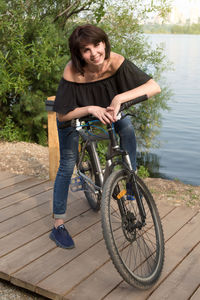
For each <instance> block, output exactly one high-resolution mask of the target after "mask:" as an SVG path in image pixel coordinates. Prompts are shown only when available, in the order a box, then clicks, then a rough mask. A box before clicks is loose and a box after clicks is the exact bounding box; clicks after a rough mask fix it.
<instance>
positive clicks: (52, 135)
mask: <svg viewBox="0 0 200 300" xmlns="http://www.w3.org/2000/svg"><path fill="white" fill-rule="evenodd" d="M47 100H48V101H52V106H53V101H54V100H55V96H52V97H49V98H47ZM48 145H49V178H50V180H52V181H54V180H55V178H56V174H57V170H58V166H59V160H60V152H59V141H58V131H57V124H56V113H55V112H54V111H50V110H48Z"/></svg>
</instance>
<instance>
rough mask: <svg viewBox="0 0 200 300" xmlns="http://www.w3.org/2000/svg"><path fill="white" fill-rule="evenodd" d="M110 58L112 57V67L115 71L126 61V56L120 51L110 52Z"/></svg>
mask: <svg viewBox="0 0 200 300" xmlns="http://www.w3.org/2000/svg"><path fill="white" fill-rule="evenodd" d="M110 58H111V67H112V69H113V71H114V72H115V71H117V70H118V69H119V67H120V66H121V64H122V63H123V62H124V59H125V58H124V56H122V55H120V54H118V53H115V52H111V53H110Z"/></svg>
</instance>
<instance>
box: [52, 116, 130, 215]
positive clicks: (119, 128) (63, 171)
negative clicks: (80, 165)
mask: <svg viewBox="0 0 200 300" xmlns="http://www.w3.org/2000/svg"><path fill="white" fill-rule="evenodd" d="M57 124H58V125H59V124H60V122H59V121H57ZM114 127H115V131H116V132H117V133H118V134H119V136H120V147H121V148H122V149H124V150H126V151H127V152H128V154H129V156H130V160H131V164H132V167H133V169H134V170H136V138H135V133H134V128H133V125H132V123H131V120H130V118H129V117H126V118H124V119H122V120H119V121H117V122H116V123H115V124H114ZM58 136H59V144H60V166H59V169H58V172H57V176H56V180H55V183H54V193H53V215H54V218H56V219H64V218H65V212H66V206H67V197H68V191H69V185H70V181H71V176H72V174H73V170H74V167H75V164H76V160H77V155H78V140H79V134H78V131H77V130H76V129H75V128H72V127H68V128H64V129H58Z"/></svg>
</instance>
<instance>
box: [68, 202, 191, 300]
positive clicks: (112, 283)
mask: <svg viewBox="0 0 200 300" xmlns="http://www.w3.org/2000/svg"><path fill="white" fill-rule="evenodd" d="M187 211H188V210H187ZM185 212H186V211H185V209H182V208H177V209H176V210H174V211H172V212H171V213H170V214H168V215H167V216H166V217H165V219H164V221H163V226H164V230H165V237H166V239H168V238H169V237H171V236H172V235H173V234H174V232H175V231H176V230H178V229H180V228H181V227H182V226H183V225H184V224H185V222H187V221H188V220H189V219H190V218H191V216H193V215H194V212H192V214H189V215H187V214H186V213H185ZM175 213H176V215H180V218H179V219H178V220H179V221H177V220H176V224H173V220H174V219H175V216H176V215H175ZM169 224H171V226H168V225H169ZM168 227H169V228H168ZM111 273H112V275H111ZM115 273H116V274H115ZM113 274H114V276H113ZM121 281H122V278H121V277H120V276H119V275H118V272H117V271H116V269H115V268H114V266H113V265H112V263H111V262H109V263H107V264H105V265H104V266H103V267H102V268H100V269H98V270H97V271H96V272H95V273H94V274H92V275H91V276H90V277H89V278H88V279H86V280H85V281H83V282H81V284H80V285H78V286H76V287H75V289H73V290H72V292H71V293H70V294H67V295H66V299H69V300H75V299H77V297H78V295H82V300H87V299H88V300H89V299H91V300H97V299H102V298H103V297H105V296H106V295H107V294H108V293H110V292H111V291H112V289H114V288H115V287H116V286H117V285H118V284H119V283H120V282H121ZM97 291H98V293H97Z"/></svg>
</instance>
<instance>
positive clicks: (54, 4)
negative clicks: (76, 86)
mask: <svg viewBox="0 0 200 300" xmlns="http://www.w3.org/2000/svg"><path fill="white" fill-rule="evenodd" d="M144 3H145V4H144ZM167 3H168V2H167V0H156V1H153V0H151V1H150V0H137V1H136V0H131V1H129V2H128V1H120V0H119V1H111V0H107V1H104V0H89V1H87V0H59V1H58V0H37V1H36V0H32V1H29V0H12V1H5V0H0V11H1V20H0V81H1V89H0V99H1V102H0V126H1V127H2V128H3V127H4V126H5V125H6V122H9V124H11V122H13V124H14V128H16V130H17V131H18V132H20V138H21V139H23V140H26V141H35V142H37V143H41V144H45V142H46V129H45V128H44V127H45V126H46V123H47V120H46V119H47V113H46V111H45V105H44V102H45V99H46V98H47V96H50V95H55V92H56V89H57V86H58V82H59V80H60V78H61V76H62V72H63V69H64V66H65V64H66V62H67V61H68V60H69V49H68V47H67V38H68V36H69V34H70V33H71V32H72V30H73V29H74V27H75V26H77V25H78V24H82V23H85V22H91V23H94V24H98V25H99V26H101V27H102V28H103V29H105V31H106V32H107V33H108V35H109V37H110V40H111V44H112V49H113V50H114V51H116V52H119V53H122V54H123V55H124V56H126V57H127V58H129V59H130V60H133V61H134V62H136V64H137V65H138V66H139V67H141V68H142V69H144V70H145V71H147V72H148V73H151V74H152V75H153V77H154V78H155V79H156V80H158V79H159V78H160V75H161V74H162V72H163V71H164V70H165V68H166V61H165V58H164V56H163V54H162V49H160V48H157V49H156V50H151V46H150V45H149V44H148V42H147V40H146V39H145V37H144V35H143V33H142V27H141V24H142V20H144V19H147V18H148V16H150V15H151V14H152V13H154V14H159V15H160V16H161V17H164V16H165V15H167V13H168V11H169V5H168V4H167ZM162 90H163V92H162V94H161V95H159V96H157V97H156V100H154V101H153V100H152V101H151V102H150V101H148V103H147V104H143V105H140V106H139V107H138V108H137V110H136V115H137V122H134V123H135V127H136V129H137V132H138V139H139V141H140V144H141V145H143V146H145V147H149V146H150V144H151V141H152V138H153V137H154V136H155V135H156V133H157V128H158V126H159V124H160V122H161V117H160V109H166V107H167V105H166V102H167V98H168V93H167V89H166V87H162ZM13 124H11V125H9V126H11V127H12V128H13ZM7 128H8V126H7Z"/></svg>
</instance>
